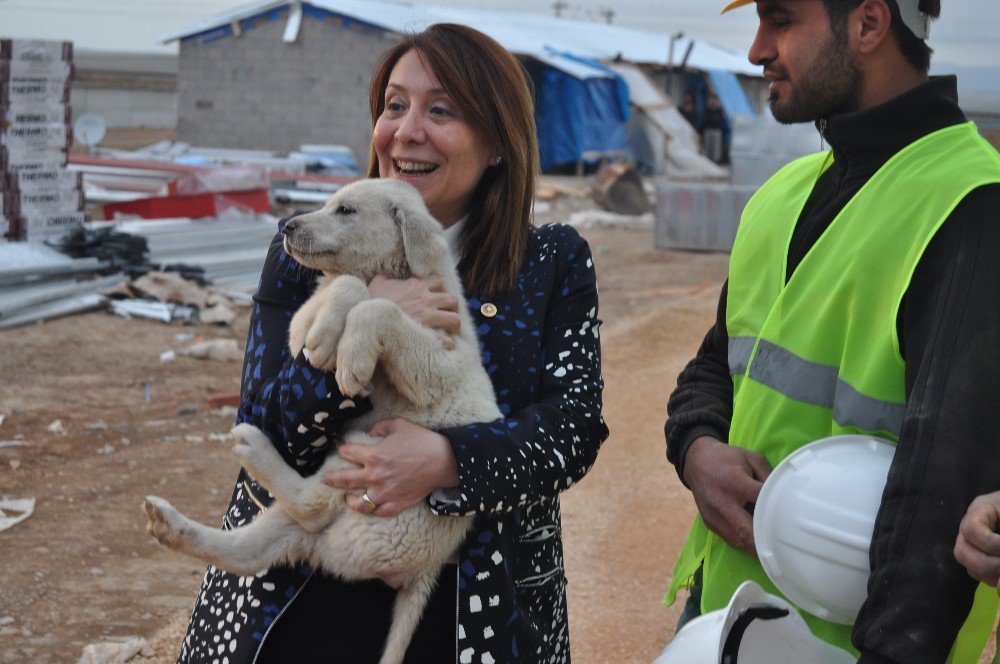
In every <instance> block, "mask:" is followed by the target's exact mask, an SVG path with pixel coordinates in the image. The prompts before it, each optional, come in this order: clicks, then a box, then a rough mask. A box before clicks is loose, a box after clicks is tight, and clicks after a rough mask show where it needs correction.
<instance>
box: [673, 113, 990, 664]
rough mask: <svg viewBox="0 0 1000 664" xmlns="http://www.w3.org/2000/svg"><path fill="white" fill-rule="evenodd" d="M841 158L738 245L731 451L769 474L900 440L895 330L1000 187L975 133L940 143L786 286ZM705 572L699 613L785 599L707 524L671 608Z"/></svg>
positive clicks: (793, 188) (868, 192)
mask: <svg viewBox="0 0 1000 664" xmlns="http://www.w3.org/2000/svg"><path fill="white" fill-rule="evenodd" d="M832 160H833V155H832V153H830V152H824V153H819V154H815V155H810V156H807V157H803V158H801V159H798V160H796V161H794V162H792V163H791V164H789V165H787V166H785V167H784V168H783V169H781V170H780V171H779V172H778V173H776V174H775V175H774V176H773V177H772V178H771V179H769V180H768V181H767V182H766V183H765V184H764V185H763V186H762V187H761V188H760V190H759V191H758V192H757V193H756V194H755V195H754V197H753V198H752V199H751V200H750V202H749V203H747V206H746V209H745V210H744V212H743V217H742V219H741V222H740V227H739V230H738V232H737V235H736V240H735V243H734V246H733V252H732V258H731V260H730V267H729V293H728V299H727V301H726V328H727V330H728V333H729V365H730V372H731V374H732V378H733V419H732V424H731V426H730V433H729V442H730V444H732V445H737V446H740V447H743V448H745V449H749V450H753V451H756V452H760V453H761V454H763V455H764V456H765V457H766V458H767V460H768V461H769V462H770V464H771V465H772V467H773V466H776V465H777V464H778V462H780V461H781V460H782V459H784V458H785V457H786V456H788V455H789V454H791V453H792V452H793V451H795V450H796V449H798V448H800V447H802V446H803V445H805V444H807V443H809V442H812V441H814V440H818V439H820V438H825V437H827V436H832V435H838V434H856V433H863V434H873V435H878V436H881V437H883V438H888V439H891V440H893V441H898V440H899V431H900V427H901V424H902V420H903V412H904V409H905V405H906V398H905V391H904V371H905V364H904V361H903V358H902V356H901V354H900V350H899V339H898V338H897V334H896V321H897V318H898V314H899V309H900V306H901V305H902V302H903V297H904V295H905V294H906V290H907V288H908V287H909V284H910V279H911V278H912V276H913V272H914V270H915V269H916V267H917V264H918V263H919V261H920V257H921V256H922V255H923V252H924V250H925V249H926V248H927V245H928V244H929V243H930V241H931V239H932V238H933V237H934V234H935V233H936V232H937V230H938V228H940V226H941V224H943V223H944V221H945V219H947V218H948V216H949V214H950V213H951V211H952V210H953V209H954V207H955V206H956V205H957V204H958V203H959V202H960V201H961V200H962V199H963V198H964V197H965V196H966V195H967V194H968V193H969V192H970V191H972V190H973V189H975V188H977V187H980V186H983V185H985V184H990V183H995V182H1000V155H998V154H997V152H996V150H994V149H993V148H992V146H990V145H989V144H988V143H987V142H986V141H985V140H983V139H982V138H981V137H980V136H979V134H978V133H977V131H976V128H975V126H974V125H973V124H972V123H966V124H961V125H957V126H953V127H948V128H946V129H942V130H939V131H937V132H934V133H932V134H929V135H927V136H924V137H923V138H921V139H919V140H917V141H915V142H913V143H912V144H910V145H909V146H907V147H906V148H904V149H903V150H901V151H900V152H898V153H897V154H896V155H894V156H893V157H892V158H891V159H890V160H889V161H888V162H886V163H885V164H884V165H883V166H882V168H881V169H879V171H878V172H877V173H875V175H873V176H872V178H871V179H870V180H869V181H868V182H867V183H866V184H865V185H864V186H863V187H862V188H861V190H860V191H858V193H857V194H856V195H855V196H854V197H853V198H852V199H851V200H850V201H849V202H848V203H847V205H846V206H844V209H843V210H841V212H840V214H838V215H837V217H836V218H835V219H834V220H833V222H831V224H830V226H829V227H828V228H827V229H826V231H824V233H823V234H822V235H821V236H820V238H819V239H818V240H817V241H816V243H815V244H814V245H813V246H812V248H810V250H809V252H808V253H807V254H806V256H805V257H804V258H803V259H802V261H801V263H800V264H799V265H798V266H797V267H796V268H795V271H794V272H793V273H792V276H791V278H790V279H788V281H787V283H786V280H785V276H786V274H787V270H786V268H787V260H788V247H789V244H790V241H791V237H792V233H793V232H794V230H795V225H796V222H797V220H798V218H799V216H800V214H801V211H802V208H803V207H804V205H805V203H806V200H807V198H808V196H809V194H810V192H811V191H812V189H813V187H814V186H815V184H816V181H817V179H818V178H819V177H820V175H821V174H822V173H823V172H824V171H825V170H826V169H827V168H828V167H829V166H830V164H831V163H832ZM698 567H703V573H704V576H703V578H704V586H703V590H702V611H704V612H707V611H713V610H716V609H721V608H723V607H725V606H726V605H727V603H728V602H729V599H730V597H731V596H732V594H733V592H735V590H736V588H737V587H738V586H739V584H740V583H742V582H743V581H746V580H748V579H752V580H754V581H756V582H757V583H759V584H760V585H761V586H762V587H764V588H765V589H766V590H767V591H768V592H771V593H775V594H778V595H781V593H780V592H779V591H778V590H777V589H776V588H775V587H774V585H773V584H772V583H771V582H770V580H769V579H768V577H767V575H766V574H765V572H764V570H763V568H762V567H761V565H760V562H759V561H758V560H757V559H756V558H755V557H753V556H749V555H747V554H745V553H743V552H741V551H738V550H736V549H734V548H732V547H730V546H729V545H727V544H726V543H725V542H724V541H722V540H721V539H720V538H718V537H717V536H716V535H715V534H714V533H711V532H710V531H709V530H708V529H707V527H706V526H705V524H704V521H702V519H701V517H697V518H696V520H695V523H694V525H693V527H692V529H691V533H690V534H689V536H688V540H687V542H686V543H685V545H684V549H683V550H682V552H681V556H680V558H679V559H678V561H677V564H676V566H675V568H674V576H673V580H672V583H671V586H670V590H669V591H668V593H667V597H666V598H665V600H664V601H665V602H666V603H668V604H670V603H673V601H674V599H675V597H676V593H677V590H678V589H679V588H681V587H685V586H688V585H690V580H691V576H692V575H693V573H694V572H695V571H696V570H697V569H698ZM997 604H998V598H997V594H996V590H995V589H993V588H988V587H986V586H980V588H979V590H978V591H977V593H976V602H975V604H974V606H973V609H972V611H971V612H970V614H969V618H968V620H967V621H966V623H965V625H964V626H963V628H962V631H961V632H960V634H959V638H958V640H957V641H956V643H955V645H954V647H953V648H952V653H951V657H949V659H948V662H949V663H953V664H966V663H968V664H975V662H976V661H977V660H978V657H979V655H980V653H981V652H982V650H983V647H984V644H985V643H986V640H987V639H988V638H989V635H990V632H991V630H992V627H993V619H994V616H995V615H996V609H997ZM802 613H803V617H804V618H805V619H806V622H807V623H808V624H809V626H810V629H812V631H813V633H814V634H816V635H817V636H818V637H820V638H822V639H824V640H825V641H828V642H829V643H832V644H834V645H836V646H838V647H841V648H844V649H846V650H848V651H850V652H852V653H855V654H856V653H857V651H856V650H855V649H854V647H853V645H852V644H851V626H845V625H839V624H835V623H832V622H828V621H825V620H822V619H820V618H817V617H815V616H811V615H809V614H807V613H805V612H802Z"/></svg>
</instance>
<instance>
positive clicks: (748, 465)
mask: <svg viewBox="0 0 1000 664" xmlns="http://www.w3.org/2000/svg"><path fill="white" fill-rule="evenodd" d="M770 474H771V465H770V464H769V463H768V462H767V459H765V458H764V455H762V454H759V453H757V452H750V451H748V450H744V449H742V448H740V447H735V446H733V445H727V444H726V443H723V442H722V441H720V440H716V439H715V438H712V437H710V436H701V437H699V438H696V439H695V440H694V442H692V443H691V446H690V447H689V448H688V451H687V454H686V455H685V457H684V479H685V481H687V483H688V486H690V487H691V493H693V494H694V502H695V504H696V505H698V511H699V512H701V516H702V518H703V519H704V520H705V525H706V526H708V528H709V529H710V530H711V531H712V532H714V533H715V534H716V535H718V536H719V537H721V538H722V539H723V540H725V541H726V543H727V544H729V545H730V546H733V547H735V548H737V549H739V550H740V551H745V552H746V553H749V554H751V555H754V556H756V555H757V549H756V545H755V543H754V539H753V516H752V515H751V513H750V511H749V510H748V509H747V508H748V506H750V505H753V504H754V503H756V502H757V496H758V495H759V494H760V488H761V486H763V484H764V480H765V479H767V476H768V475H770Z"/></svg>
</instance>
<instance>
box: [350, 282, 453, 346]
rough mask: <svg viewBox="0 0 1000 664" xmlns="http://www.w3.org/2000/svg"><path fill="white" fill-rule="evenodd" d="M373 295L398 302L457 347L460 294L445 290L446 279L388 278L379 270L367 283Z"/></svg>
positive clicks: (446, 341) (446, 343) (408, 314)
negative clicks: (455, 336) (455, 338)
mask: <svg viewBox="0 0 1000 664" xmlns="http://www.w3.org/2000/svg"><path fill="white" fill-rule="evenodd" d="M368 292H369V293H371V296H372V297H378V298H383V299H386V300H390V301H392V302H395V303H396V306H398V307H399V308H400V309H402V310H403V313H405V314H406V315H407V316H409V317H410V318H412V319H414V320H415V321H417V322H418V323H420V324H421V325H423V326H425V327H429V328H431V329H432V330H434V331H435V332H436V333H437V334H438V336H439V337H441V343H443V344H444V347H445V348H447V349H448V350H451V349H452V348H454V347H455V341H454V339H452V336H454V335H457V334H458V333H459V331H460V330H461V326H462V319H461V317H460V316H459V315H458V297H457V296H456V295H454V294H452V293H445V292H444V282H443V281H442V279H441V277H439V276H436V275H435V276H431V277H427V278H426V279H416V278H412V279H389V278H388V277H386V276H384V275H381V274H377V275H375V277H374V278H373V279H372V280H371V282H369V284H368Z"/></svg>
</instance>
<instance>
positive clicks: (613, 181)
mask: <svg viewBox="0 0 1000 664" xmlns="http://www.w3.org/2000/svg"><path fill="white" fill-rule="evenodd" d="M591 187H592V189H593V191H594V200H595V201H596V202H597V204H598V205H600V206H601V207H603V208H605V209H607V210H610V211H611V212H616V213H618V214H630V215H638V214H645V213H647V212H650V211H651V210H652V209H653V204H652V202H651V201H650V197H649V193H648V192H647V191H646V188H645V186H644V185H643V181H642V176H641V175H639V171H637V170H636V168H635V166H633V165H632V164H629V163H627V162H612V163H607V164H604V165H602V166H601V168H600V169H599V170H598V171H597V174H596V175H595V176H594V181H593V183H592V184H591Z"/></svg>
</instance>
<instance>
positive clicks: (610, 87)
mask: <svg viewBox="0 0 1000 664" xmlns="http://www.w3.org/2000/svg"><path fill="white" fill-rule="evenodd" d="M547 55H548V58H547V59H546V63H545V64H542V63H540V62H539V63H532V64H530V65H529V66H528V70H529V72H530V73H531V77H532V79H533V80H534V81H535V86H536V89H537V95H538V100H537V104H536V116H535V121H536V122H537V124H538V148H539V152H540V153H541V160H542V170H543V171H545V170H549V169H551V168H552V167H553V166H556V165H558V164H567V163H576V162H579V161H596V159H597V158H599V156H600V155H599V154H598V153H605V152H612V151H624V150H626V149H627V144H626V140H625V137H626V125H627V124H628V119H629V93H628V86H627V85H626V84H625V81H624V80H623V79H622V77H621V76H619V75H618V74H616V73H615V72H613V71H611V70H610V69H608V68H607V67H605V66H603V65H601V64H600V63H597V62H591V61H587V60H585V59H582V58H577V57H574V56H572V55H569V54H566V53H558V54H556V53H552V52H550V53H548V54H547ZM554 56H559V57H560V58H561V59H563V60H565V61H569V62H573V63H574V64H575V66H576V67H585V68H587V69H588V70H589V71H590V73H591V74H590V75H589V76H587V77H586V78H582V77H578V76H581V72H579V71H576V72H574V75H570V74H568V73H566V72H565V71H564V68H559V69H556V68H555V67H552V66H547V65H548V64H549V63H550V62H551V60H552V58H553V57H554ZM566 68H568V67H566ZM588 153H591V154H588Z"/></svg>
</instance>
